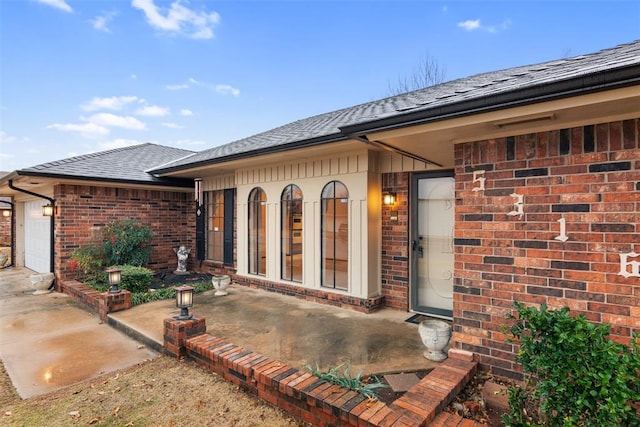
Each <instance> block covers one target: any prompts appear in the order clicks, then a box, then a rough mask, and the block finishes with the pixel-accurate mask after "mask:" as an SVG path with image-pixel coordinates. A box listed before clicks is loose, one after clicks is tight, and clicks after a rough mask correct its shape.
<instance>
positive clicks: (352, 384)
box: [307, 364, 388, 400]
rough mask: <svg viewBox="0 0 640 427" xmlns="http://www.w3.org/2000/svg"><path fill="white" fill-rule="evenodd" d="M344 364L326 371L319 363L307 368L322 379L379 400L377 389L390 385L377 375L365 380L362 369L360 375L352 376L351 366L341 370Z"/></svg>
mask: <svg viewBox="0 0 640 427" xmlns="http://www.w3.org/2000/svg"><path fill="white" fill-rule="evenodd" d="M342 366H343V365H338V366H334V367H332V368H330V369H329V370H328V371H326V372H325V371H322V370H321V369H320V367H319V366H318V365H317V364H316V366H315V368H314V367H312V366H307V369H308V370H309V371H310V372H311V375H314V376H316V377H318V378H320V379H321V380H324V381H326V382H328V383H331V384H335V385H338V386H340V387H344V388H348V389H349V390H353V391H357V392H359V393H361V394H363V395H364V396H365V397H367V398H369V399H374V400H377V399H378V391H377V390H378V389H380V388H386V387H388V386H387V385H386V384H384V383H383V382H381V381H380V380H378V378H377V377H376V376H375V375H374V376H372V377H371V381H369V382H365V381H364V380H363V379H362V371H360V372H358V375H356V376H355V377H352V376H351V374H350V373H349V370H350V366H348V365H347V366H346V367H345V369H344V371H340V368H341V367H342Z"/></svg>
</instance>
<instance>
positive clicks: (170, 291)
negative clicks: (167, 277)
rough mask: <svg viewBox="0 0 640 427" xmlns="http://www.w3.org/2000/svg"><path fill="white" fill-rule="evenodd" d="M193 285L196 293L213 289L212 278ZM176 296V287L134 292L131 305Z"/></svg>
mask: <svg viewBox="0 0 640 427" xmlns="http://www.w3.org/2000/svg"><path fill="white" fill-rule="evenodd" d="M191 286H193V287H194V292H195V293H196V294H199V293H200V292H205V291H208V290H211V289H213V284H212V283H211V281H210V280H209V281H206V282H198V283H195V284H191ZM175 297H176V289H175V288H174V287H172V288H163V289H149V290H147V291H145V292H132V293H131V306H136V305H139V304H144V303H147V302H151V301H158V300H163V299H173V298H175Z"/></svg>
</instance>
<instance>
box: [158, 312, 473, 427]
mask: <svg viewBox="0 0 640 427" xmlns="http://www.w3.org/2000/svg"><path fill="white" fill-rule="evenodd" d="M163 336H164V348H165V353H166V354H167V355H171V356H174V357H188V358H190V359H192V360H194V361H195V362H196V363H198V364H199V365H201V366H203V367H205V368H207V369H208V370H210V371H212V372H215V373H216V374H218V375H220V376H222V377H223V378H225V379H226V380H228V381H230V382H232V383H234V384H236V385H238V386H239V387H240V388H242V389H243V390H245V391H247V392H250V393H253V394H255V395H257V396H258V397H260V398H261V399H263V400H265V401H267V402H269V403H271V404H272V405H274V406H277V407H279V408H281V409H283V410H284V411H286V412H288V413H289V414H291V415H293V416H294V417H296V418H298V419H301V420H303V421H305V422H309V423H311V424H313V425H314V426H338V425H350V426H394V427H401V426H427V425H429V424H431V423H432V422H434V424H436V425H437V424H439V421H441V420H442V417H438V414H439V413H440V412H442V411H443V410H444V409H445V408H446V407H447V405H448V404H449V403H450V402H451V400H452V399H453V398H454V397H455V396H456V395H457V394H458V393H459V392H460V391H461V390H462V389H463V387H464V386H465V385H466V383H467V382H468V381H469V380H470V379H471V378H472V377H473V376H474V375H475V373H476V370H477V368H478V361H477V360H475V357H474V355H473V353H469V352H466V351H462V350H452V351H450V357H449V359H447V360H446V361H444V362H443V363H442V364H440V365H439V366H438V367H436V368H435V369H434V370H433V371H431V372H430V373H429V374H428V375H427V376H425V377H424V378H423V379H422V380H421V381H420V382H419V383H418V384H416V385H415V386H413V387H412V388H411V389H409V390H408V391H407V392H406V393H405V394H404V395H403V396H402V397H401V398H400V399H397V400H396V401H395V402H393V403H392V404H391V405H388V406H387V405H386V404H384V403H382V402H380V401H370V400H368V399H367V398H366V397H364V396H363V395H362V394H360V393H356V392H354V391H351V390H348V389H346V388H342V387H339V386H337V385H332V384H330V383H327V382H325V381H323V380H321V379H320V378H318V377H315V376H313V375H311V374H310V373H309V372H304V371H300V370H299V369H297V368H293V367H291V366H289V365H287V364H285V363H282V362H279V361H276V360H273V359H270V358H268V357H266V356H264V355H262V354H260V353H256V352H254V351H252V350H249V349H246V348H243V347H240V346H237V345H235V344H233V343H231V342H228V341H225V340H223V339H221V338H217V337H214V336H212V335H210V334H208V333H206V322H205V319H204V318H203V317H198V316H194V317H193V318H192V319H190V320H177V319H174V318H170V319H165V320H164V330H163ZM436 417H437V418H436ZM444 418H445V419H446V420H447V423H451V422H453V421H454V420H457V421H458V422H459V423H463V424H462V425H464V421H463V420H462V418H460V417H457V416H455V415H453V414H447V415H446V416H445V417H444ZM452 425H458V424H452Z"/></svg>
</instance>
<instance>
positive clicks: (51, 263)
mask: <svg viewBox="0 0 640 427" xmlns="http://www.w3.org/2000/svg"><path fill="white" fill-rule="evenodd" d="M9 188H10V189H12V190H16V191H19V192H21V193H25V194H28V195H30V196H35V197H40V198H41V199H46V200H48V201H49V203H51V206H54V212H53V215H51V230H50V236H49V239H50V243H49V250H50V255H49V269H50V270H51V273H54V278H53V282H52V284H51V288H53V287H55V283H56V280H55V271H54V270H55V263H54V256H55V250H54V243H55V239H54V236H55V234H54V226H55V216H56V215H55V205H56V201H55V200H54V199H52V198H51V197H47V196H44V195H42V194H38V193H34V192H33V191H29V190H25V189H24V188H18V187H16V186H14V185H13V180H12V179H10V180H9Z"/></svg>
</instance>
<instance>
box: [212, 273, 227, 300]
mask: <svg viewBox="0 0 640 427" xmlns="http://www.w3.org/2000/svg"><path fill="white" fill-rule="evenodd" d="M211 283H213V287H214V288H215V290H216V292H215V293H214V295H215V296H218V297H219V296H223V295H228V294H229V292H227V290H226V289H227V288H228V287H229V284H231V276H229V275H228V274H214V275H213V276H211Z"/></svg>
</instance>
